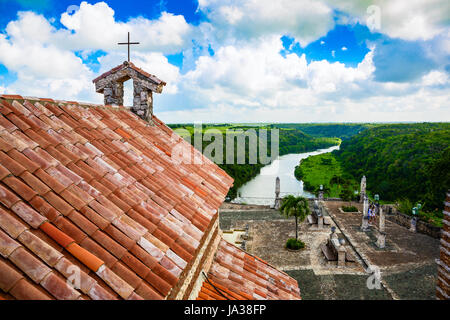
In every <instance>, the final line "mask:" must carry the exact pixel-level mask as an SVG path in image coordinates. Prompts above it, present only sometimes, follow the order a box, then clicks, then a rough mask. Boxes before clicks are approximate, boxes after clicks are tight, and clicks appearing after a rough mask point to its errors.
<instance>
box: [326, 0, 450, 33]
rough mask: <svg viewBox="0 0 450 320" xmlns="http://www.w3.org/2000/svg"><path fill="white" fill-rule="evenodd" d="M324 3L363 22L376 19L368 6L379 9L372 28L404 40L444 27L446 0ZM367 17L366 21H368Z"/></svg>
mask: <svg viewBox="0 0 450 320" xmlns="http://www.w3.org/2000/svg"><path fill="white" fill-rule="evenodd" d="M324 2H325V3H327V5H328V6H330V7H332V8H336V9H339V10H341V11H344V12H346V13H347V14H350V15H352V16H355V17H356V18H358V20H359V21H360V22H361V23H363V24H366V23H367V21H374V20H373V18H375V20H377V17H376V16H374V15H376V14H377V12H376V11H378V10H374V11H371V10H369V11H368V8H369V7H370V6H376V7H378V8H379V11H378V12H379V13H380V15H379V20H378V21H379V22H380V29H378V30H374V31H379V32H382V33H384V34H387V35H388V36H390V37H393V38H400V39H404V40H430V39H432V38H434V37H435V36H437V35H438V34H440V33H442V32H443V31H444V30H445V29H446V28H447V27H448V15H449V12H450V2H449V1H448V0H427V1H423V0H409V1H404V0H389V1H386V0H373V1H360V0H325V1H324ZM368 19H369V20H368Z"/></svg>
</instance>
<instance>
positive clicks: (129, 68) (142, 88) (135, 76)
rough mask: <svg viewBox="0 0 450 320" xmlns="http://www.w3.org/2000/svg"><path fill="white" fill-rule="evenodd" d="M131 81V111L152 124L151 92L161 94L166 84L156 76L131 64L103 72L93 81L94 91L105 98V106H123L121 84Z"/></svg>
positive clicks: (124, 64)
mask: <svg viewBox="0 0 450 320" xmlns="http://www.w3.org/2000/svg"><path fill="white" fill-rule="evenodd" d="M130 79H132V80H133V106H132V107H131V111H132V112H133V113H135V114H136V115H137V116H139V117H140V118H142V119H144V120H145V121H148V122H149V123H152V116H153V92H156V93H161V92H162V89H163V87H164V86H165V85H166V83H165V82H164V81H162V80H160V79H158V78H157V77H156V76H154V75H151V74H149V73H147V72H145V71H144V70H142V69H139V68H138V67H136V66H135V65H134V64H133V63H132V62H128V61H125V62H124V63H123V64H121V65H119V66H117V67H115V68H113V69H111V70H110V71H108V72H105V73H104V74H102V75H101V76H99V77H97V78H96V79H94V80H93V81H92V82H93V83H94V84H95V91H97V92H98V93H102V94H103V95H104V97H105V105H115V106H123V83H124V82H125V81H127V80H130Z"/></svg>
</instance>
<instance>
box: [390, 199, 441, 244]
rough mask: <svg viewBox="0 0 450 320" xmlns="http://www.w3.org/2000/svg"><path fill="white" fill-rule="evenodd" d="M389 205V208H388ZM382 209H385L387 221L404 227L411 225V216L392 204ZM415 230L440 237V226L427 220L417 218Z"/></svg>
mask: <svg viewBox="0 0 450 320" xmlns="http://www.w3.org/2000/svg"><path fill="white" fill-rule="evenodd" d="M389 207H390V208H391V210H389ZM383 210H386V211H385V212H386V219H388V220H389V221H392V222H395V223H397V224H398V225H401V226H403V227H406V228H408V229H409V228H410V227H411V219H412V216H409V215H407V214H404V213H401V212H399V211H398V210H397V209H396V208H395V207H393V206H383ZM416 230H417V232H418V233H422V234H426V235H428V236H430V237H433V238H436V239H439V238H440V237H441V232H442V228H441V227H437V226H434V225H432V224H430V223H428V222H425V221H422V220H417V224H416Z"/></svg>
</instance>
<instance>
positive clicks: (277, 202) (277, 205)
mask: <svg viewBox="0 0 450 320" xmlns="http://www.w3.org/2000/svg"><path fill="white" fill-rule="evenodd" d="M280 206H281V198H280V177H277V178H276V179H275V205H274V208H275V210H279V209H280Z"/></svg>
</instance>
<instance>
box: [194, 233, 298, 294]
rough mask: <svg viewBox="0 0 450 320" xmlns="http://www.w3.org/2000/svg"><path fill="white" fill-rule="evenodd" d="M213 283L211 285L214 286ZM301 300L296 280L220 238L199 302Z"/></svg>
mask: <svg viewBox="0 0 450 320" xmlns="http://www.w3.org/2000/svg"><path fill="white" fill-rule="evenodd" d="M211 284H212V285H211ZM222 294H223V295H225V296H227V298H228V299H230V300H236V299H237V300H241V299H247V300H279V299H281V300H293V299H301V297H300V289H299V288H298V284H297V281H296V280H295V279H293V278H291V277H290V276H288V275H287V274H286V273H284V272H282V271H280V270H278V269H276V268H274V267H272V266H270V265H269V264H268V263H267V262H265V261H263V260H261V259H260V258H258V257H254V256H252V255H250V254H248V253H246V252H245V251H243V250H241V249H239V248H237V247H236V246H234V245H232V244H230V243H228V242H227V241H225V240H223V239H221V240H220V243H219V247H218V249H217V252H216V255H215V258H214V262H213V264H212V266H211V269H210V271H209V273H208V280H205V281H204V282H203V286H202V288H201V290H200V293H199V295H198V298H197V300H215V299H222V300H224V299H225V298H224V297H223V296H222Z"/></svg>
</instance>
